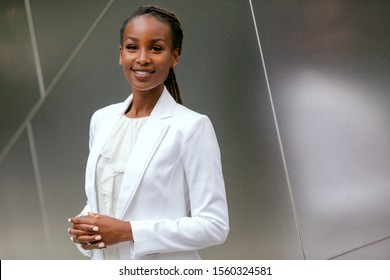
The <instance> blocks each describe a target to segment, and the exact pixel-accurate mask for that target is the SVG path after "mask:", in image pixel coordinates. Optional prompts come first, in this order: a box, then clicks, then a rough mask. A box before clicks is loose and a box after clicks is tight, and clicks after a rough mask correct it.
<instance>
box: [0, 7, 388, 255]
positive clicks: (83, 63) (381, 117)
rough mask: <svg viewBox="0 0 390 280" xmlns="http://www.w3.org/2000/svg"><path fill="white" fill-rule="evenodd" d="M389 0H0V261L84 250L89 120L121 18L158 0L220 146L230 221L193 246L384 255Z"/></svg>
mask: <svg viewBox="0 0 390 280" xmlns="http://www.w3.org/2000/svg"><path fill="white" fill-rule="evenodd" d="M389 3H390V2H389V1H385V0H382V1H380V0H377V1H342V0H321V1H320V0H307V1H305V0H302V1H288V0H276V1H265V0H264V1H261V0H252V1H245V0H217V1H208V0H201V1H199V0H197V1H195V0H193V1H190V0H174V1H125V0H114V1H108V0H83V1H78V0H77V1H76V0H73V1H52V0H40V1H29V0H25V1H23V0H1V2H0V71H1V72H0V107H1V110H0V225H1V230H0V258H1V259H83V256H82V255H81V254H80V253H79V252H78V251H77V250H76V249H75V247H74V246H73V244H72V242H71V241H70V240H69V237H68V234H67V228H68V223H67V218H68V217H70V216H72V215H74V214H77V213H78V212H79V211H80V210H81V208H82V207H83V205H84V203H85V196H84V189H83V188H84V187H83V181H84V167H85V162H86V158H87V155H88V148H87V142H88V125H89V120H90V116H91V114H92V113H93V112H94V111H95V110H96V109H98V108H100V107H102V106H105V105H107V104H110V103H115V102H119V101H122V100H123V99H125V98H126V97H127V96H128V94H129V91H130V88H129V85H128V84H127V81H126V79H125V78H124V77H123V73H122V70H121V67H119V66H118V59H119V54H118V44H119V42H118V40H119V38H118V37H119V35H118V32H119V28H120V26H121V24H122V20H123V19H124V18H125V17H127V16H128V15H129V13H130V12H131V11H133V10H134V9H135V8H136V7H138V6H140V5H144V4H158V5H161V6H163V7H166V8H170V9H172V10H174V11H175V12H176V13H177V14H178V15H179V16H180V18H181V20H182V24H183V28H184V32H185V33H184V36H185V39H184V49H183V54H182V56H181V59H180V63H179V65H178V67H177V77H178V80H179V84H180V87H181V91H182V95H183V99H184V102H185V105H187V106H188V107H190V108H192V109H194V110H196V111H198V112H201V113H204V114H207V115H208V116H209V117H210V118H211V120H212V121H213V124H214V126H215V130H216V133H217V136H218V139H219V143H220V146H221V151H222V160H223V168H224V175H225V181H226V188H227V195H228V202H229V209H230V219H231V232H230V235H229V238H228V240H227V241H226V243H225V244H223V245H221V246H217V247H212V248H209V249H206V250H202V251H201V252H200V253H201V255H202V257H203V258H204V259H389V258H390V203H389V201H390V172H389V166H390V145H389V143H390V110H389V109H388V108H389V106H390V94H389V90H390V84H389V81H390V79H389V74H390V59H389V58H390V54H389V47H390V46H389V45H390V34H389V32H390V21H389V16H388V12H389V11H390V4H389Z"/></svg>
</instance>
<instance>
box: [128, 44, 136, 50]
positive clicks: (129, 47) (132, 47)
mask: <svg viewBox="0 0 390 280" xmlns="http://www.w3.org/2000/svg"><path fill="white" fill-rule="evenodd" d="M126 49H128V50H129V51H136V50H137V49H138V48H137V46H136V45H132V44H128V45H126Z"/></svg>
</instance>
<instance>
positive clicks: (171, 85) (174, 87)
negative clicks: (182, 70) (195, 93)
mask: <svg viewBox="0 0 390 280" xmlns="http://www.w3.org/2000/svg"><path fill="white" fill-rule="evenodd" d="M164 85H165V86H166V87H167V89H168V91H169V92H170V94H171V95H172V97H173V98H174V99H175V101H176V102H177V103H179V104H183V101H182V99H181V96H180V90H179V85H178V84H177V81H176V75H175V72H174V71H173V68H172V67H171V68H169V74H168V77H167V79H166V80H165V82H164Z"/></svg>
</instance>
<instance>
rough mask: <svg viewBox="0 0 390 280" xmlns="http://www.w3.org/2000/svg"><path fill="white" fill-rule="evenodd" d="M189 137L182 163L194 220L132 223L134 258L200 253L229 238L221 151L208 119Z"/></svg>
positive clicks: (195, 128) (197, 124) (198, 124)
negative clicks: (150, 255)
mask: <svg viewBox="0 0 390 280" xmlns="http://www.w3.org/2000/svg"><path fill="white" fill-rule="evenodd" d="M187 135H188V136H187V137H186V139H185V142H184V146H183V150H182V153H181V161H182V165H183V169H184V172H185V177H186V180H187V184H188V188H189V200H190V201H189V203H190V205H191V217H182V218H178V219H176V220H169V219H163V220H146V221H132V222H131V224H132V230H133V236H134V252H133V254H134V255H135V257H139V256H142V255H146V254H155V253H168V252H174V251H192V250H198V249H202V248H205V247H209V246H213V245H218V244H221V243H223V242H224V241H225V240H226V238H227V235H228V232H229V218H228V207H227V201H226V193H225V185H224V179H223V174H222V166H221V157H220V150H219V146H218V142H217V138H216V135H215V133H214V129H213V126H212V124H211V122H210V120H209V118H208V117H206V116H202V117H201V118H200V119H199V121H198V122H197V123H196V124H195V125H193V127H192V128H191V130H190V133H188V134H187Z"/></svg>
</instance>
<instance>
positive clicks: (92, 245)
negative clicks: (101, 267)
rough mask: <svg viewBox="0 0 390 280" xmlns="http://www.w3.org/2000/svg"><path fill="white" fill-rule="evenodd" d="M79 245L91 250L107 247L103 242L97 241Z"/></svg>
mask: <svg viewBox="0 0 390 280" xmlns="http://www.w3.org/2000/svg"><path fill="white" fill-rule="evenodd" d="M81 247H82V248H83V249H85V250H92V249H104V248H107V246H106V244H104V242H99V243H84V244H82V245H81Z"/></svg>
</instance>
